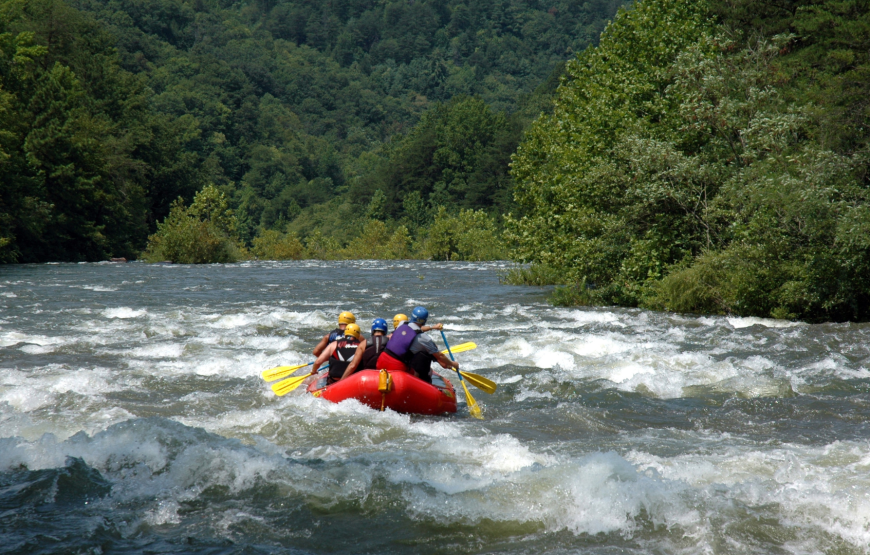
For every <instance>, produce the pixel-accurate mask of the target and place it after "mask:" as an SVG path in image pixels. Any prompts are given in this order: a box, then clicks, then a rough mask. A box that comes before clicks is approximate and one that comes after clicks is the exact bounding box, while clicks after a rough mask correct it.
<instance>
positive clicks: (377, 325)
mask: <svg viewBox="0 0 870 555" xmlns="http://www.w3.org/2000/svg"><path fill="white" fill-rule="evenodd" d="M376 331H382V332H384V333H387V321H386V320H384V319H383V318H375V321H374V322H372V333H375V332H376Z"/></svg>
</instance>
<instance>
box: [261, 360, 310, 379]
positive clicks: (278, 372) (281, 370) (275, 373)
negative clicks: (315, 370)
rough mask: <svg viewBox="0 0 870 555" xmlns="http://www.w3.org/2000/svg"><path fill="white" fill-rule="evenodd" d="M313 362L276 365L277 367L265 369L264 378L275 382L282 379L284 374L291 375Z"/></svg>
mask: <svg viewBox="0 0 870 555" xmlns="http://www.w3.org/2000/svg"><path fill="white" fill-rule="evenodd" d="M312 364H313V363H312V362H309V363H308V364H300V365H298V366H276V367H275V368H269V369H268V370H263V374H262V376H263V379H264V380H266V381H267V382H274V381H275V380H280V379H281V378H283V377H284V376H289V375H290V374H292V373H293V372H295V371H297V370H299V369H300V368H305V367H306V366H311V365H312Z"/></svg>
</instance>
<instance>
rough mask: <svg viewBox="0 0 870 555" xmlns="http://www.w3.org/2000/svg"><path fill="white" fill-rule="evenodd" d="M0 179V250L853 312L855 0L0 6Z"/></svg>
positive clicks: (856, 296) (862, 222)
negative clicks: (365, 262) (262, 263)
mask: <svg viewBox="0 0 870 555" xmlns="http://www.w3.org/2000/svg"><path fill="white" fill-rule="evenodd" d="M622 4H625V5H624V6H622V7H620V6H621V5H622ZM609 20H612V23H609V24H608V23H607V22H608V21H609ZM0 176H2V179H0V261H2V262H16V261H17V262H32V261H46V260H102V259H105V258H107V257H109V256H128V257H143V258H145V259H146V260H173V261H178V262H208V261H230V260H237V259H239V258H245V257H252V256H257V257H261V258H301V257H315V258H406V257H425V258H433V259H437V260H455V259H466V260H481V259H494V258H501V257H507V256H510V257H511V258H513V259H514V260H516V261H519V262H525V263H529V264H530V265H529V266H525V267H521V268H519V269H517V270H515V271H513V272H512V273H511V274H509V275H508V276H506V279H507V280H508V281H509V282H511V283H535V284H558V285H560V286H561V287H559V288H557V289H556V292H555V294H554V301H555V302H557V303H564V304H615V305H622V306H638V307H645V308H654V309H666V310H675V311H688V312H705V313H709V312H714V313H729V314H739V315H754V316H765V317H768V316H773V317H778V318H791V319H804V320H809V321H825V320H868V319H870V0H770V1H768V2H754V1H752V0H703V1H695V0H638V1H637V2H634V3H631V2H618V1H615V0H594V1H588V2H577V1H570V0H553V1H550V2H543V1H537V0H493V1H483V0H466V1H460V0H422V1H416V0H405V1H388V0H377V1H376V0H334V1H331V2H326V3H321V2H313V1H308V0H300V1H283V0H258V1H254V2H250V3H239V2H234V1H230V0H189V1H188V0H155V1H149V2H144V1H142V0H111V1H109V0H28V1H23V0H0ZM149 236H150V240H149V239H148V238H149Z"/></svg>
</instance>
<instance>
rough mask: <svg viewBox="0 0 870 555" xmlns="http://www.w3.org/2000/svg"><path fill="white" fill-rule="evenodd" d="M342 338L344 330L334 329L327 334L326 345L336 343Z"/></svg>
mask: <svg viewBox="0 0 870 555" xmlns="http://www.w3.org/2000/svg"><path fill="white" fill-rule="evenodd" d="M342 337H344V330H342V329H339V328H335V329H334V330H332V331H331V332H329V339H327V340H326V344H327V345H329V344H330V343H332V342H333V341H338V340H339V339H341V338H342Z"/></svg>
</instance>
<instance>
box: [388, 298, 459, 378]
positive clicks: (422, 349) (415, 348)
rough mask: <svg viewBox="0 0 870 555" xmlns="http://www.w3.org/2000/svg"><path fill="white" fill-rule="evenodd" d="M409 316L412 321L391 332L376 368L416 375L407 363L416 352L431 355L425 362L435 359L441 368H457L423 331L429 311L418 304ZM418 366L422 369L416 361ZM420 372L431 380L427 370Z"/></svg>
mask: <svg viewBox="0 0 870 555" xmlns="http://www.w3.org/2000/svg"><path fill="white" fill-rule="evenodd" d="M411 317H412V318H413V319H414V320H413V322H408V323H405V324H402V325H400V326H399V327H398V328H396V330H395V331H394V332H393V335H392V336H391V338H390V340H389V341H388V342H387V346H386V348H385V349H384V352H383V353H381V356H380V357H378V365H377V366H378V368H383V369H386V370H397V371H400V372H408V373H410V374H414V375H416V372H414V369H413V368H411V367H409V363H410V362H411V361H412V360H413V359H414V356H415V355H416V354H417V353H425V354H426V355H428V356H429V357H431V358H427V359H426V360H427V362H431V361H432V360H435V361H437V362H438V364H440V365H441V366H442V367H443V368H453V369H455V370H459V363H458V362H455V361H452V360H450V359H449V358H447V357H446V356H445V355H444V354H443V353H441V351H439V350H438V347H437V346H436V345H435V342H434V341H432V338H431V337H429V336H428V335H426V334H425V333H423V330H422V326H424V325H425V324H426V320H428V319H429V311H428V310H426V309H425V308H424V307H422V306H418V307H417V308H415V309H414V310H413V312H411ZM422 359H423V355H421V356H420V360H422ZM418 366H419V367H420V368H421V371H422V369H423V365H422V363H420V362H418ZM421 374H422V375H418V376H417V377H418V378H421V379H423V380H424V381H427V382H431V380H432V377H431V375H430V373H429V372H421Z"/></svg>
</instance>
